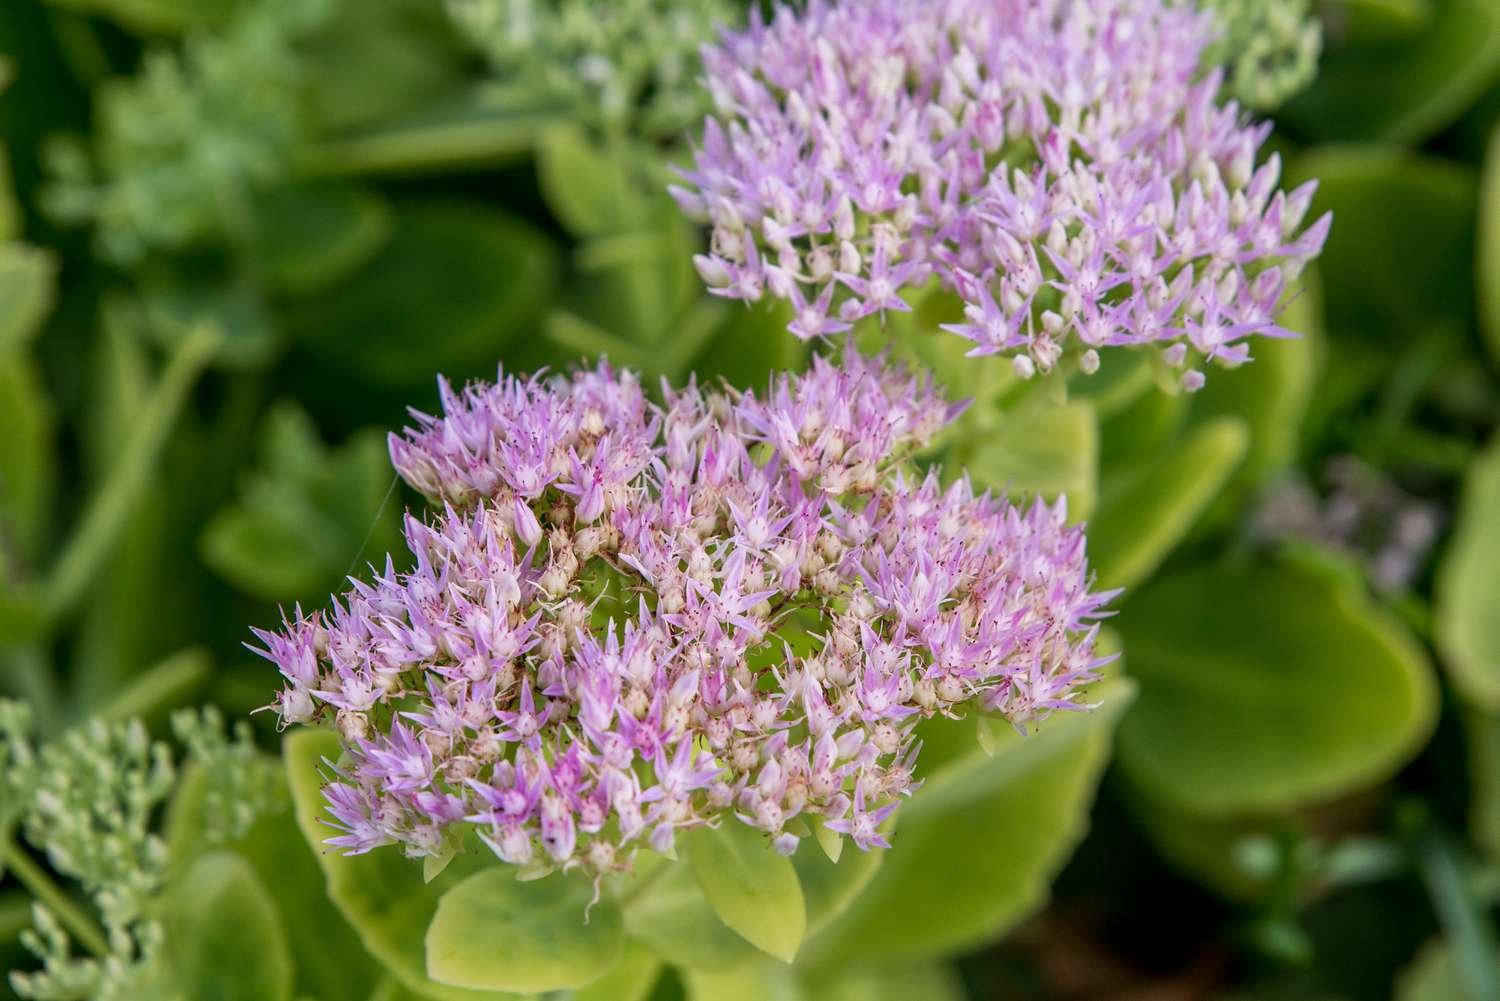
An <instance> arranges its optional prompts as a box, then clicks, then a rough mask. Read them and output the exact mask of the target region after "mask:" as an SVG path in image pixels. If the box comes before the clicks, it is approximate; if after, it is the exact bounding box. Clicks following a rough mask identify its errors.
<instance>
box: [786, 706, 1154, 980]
mask: <svg viewBox="0 0 1500 1001" xmlns="http://www.w3.org/2000/svg"><path fill="white" fill-rule="evenodd" d="M1091 699H1092V700H1093V701H1096V702H1098V703H1100V707H1099V708H1098V709H1095V710H1093V711H1091V712H1079V713H1058V714H1056V715H1054V716H1052V717H1051V718H1050V719H1048V720H1047V721H1046V722H1045V723H1043V724H1041V725H1040V727H1039V728H1038V729H1037V732H1035V733H1033V734H1032V735H1031V736H1030V737H1021V736H1020V735H1019V734H1017V733H1016V732H1015V731H1014V730H1011V731H1009V732H1008V733H1007V734H1005V735H1003V736H1002V737H1000V738H999V746H998V748H997V750H996V753H995V755H994V756H993V757H992V756H989V755H986V754H985V753H984V751H982V750H981V749H980V748H979V747H978V746H977V743H976V741H975V739H974V735H973V730H972V727H973V725H974V723H973V721H969V722H967V723H954V722H951V721H948V720H943V721H941V722H942V723H943V724H944V726H943V728H942V729H943V731H945V733H944V737H945V738H946V740H947V742H948V743H950V744H951V745H952V747H953V748H955V749H956V748H959V747H962V748H964V750H962V751H961V752H957V753H953V754H946V755H939V757H940V758H941V759H942V763H941V764H939V765H938V766H937V768H936V770H935V771H933V772H931V773H930V774H929V775H928V778H927V784H926V785H924V786H923V788H922V789H921V790H920V791H919V792H918V793H917V794H916V795H915V796H913V797H912V799H911V800H910V802H908V803H907V804H906V805H904V806H903V807H902V808H901V811H900V813H899V819H898V824H897V827H896V830H895V832H894V833H893V834H892V836H891V842H892V846H893V847H892V848H891V849H890V850H889V851H887V852H886V853H885V860H884V862H883V864H882V866H881V868H880V871H879V872H877V873H876V874H875V878H874V879H873V880H871V882H870V884H869V885H868V886H867V887H865V889H864V891H863V892H862V893H860V894H859V895H858V896H857V897H855V898H854V900H853V901H852V903H851V904H850V905H849V908H848V910H847V911H846V912H845V913H844V914H843V916H842V917H840V918H838V919H837V920H835V921H834V922H833V923H832V924H831V925H829V927H828V928H827V929H826V930H824V931H823V932H822V933H820V934H819V935H817V936H815V937H813V938H812V939H810V940H809V941H808V943H807V946H806V948H805V950H804V952H805V954H806V959H807V962H808V963H809V964H810V965H812V966H814V967H816V968H817V969H819V970H836V969H839V968H842V966H843V965H844V964H846V963H851V962H858V963H890V962H900V961H905V960H918V959H924V958H928V957H936V956H945V955H952V954H956V953H959V952H963V951H965V950H968V949H972V948H974V947H976V946H978V945H980V944H982V943H985V942H990V941H993V940H995V939H996V938H998V937H999V936H1000V935H1001V934H1003V933H1004V932H1005V930H1006V929H1007V928H1009V927H1011V926H1012V925H1014V924H1015V923H1016V922H1017V921H1019V920H1021V919H1022V918H1024V917H1026V916H1027V915H1028V914H1030V913H1032V912H1033V911H1035V910H1036V909H1037V908H1038V907H1039V906H1041V904H1042V903H1043V901H1045V899H1046V896H1047V887H1048V884H1049V883H1050V881H1051V879H1052V877H1053V876H1054V875H1055V874H1056V873H1057V871H1058V869H1059V868H1061V866H1062V864H1063V863H1064V862H1065V861H1066V860H1067V858H1068V855H1069V854H1070V853H1071V852H1072V850H1073V847H1074V846H1075V845H1076V844H1077V843H1078V841H1079V839H1081V838H1082V836H1083V833H1084V830H1085V828H1086V825H1087V817H1088V811H1089V806H1090V804H1091V803H1092V802H1093V797H1094V790H1095V788H1096V786H1097V783H1098V780H1099V775H1100V773H1101V771H1102V770H1103V768H1104V765H1105V762H1106V761H1107V759H1108V754H1109V746H1110V738H1111V734H1112V733H1113V730H1114V726H1115V723H1116V722H1117V721H1118V719H1119V717H1120V715H1121V713H1122V712H1123V711H1124V709H1125V707H1126V706H1127V705H1128V704H1129V702H1130V699H1131V685H1130V683H1129V682H1128V681H1124V680H1115V681H1110V682H1106V683H1104V684H1102V685H1100V686H1099V687H1098V688H1097V689H1096V690H1095V691H1094V692H1093V693H1092V694H1091ZM929 732H936V731H929ZM925 757H926V749H925V748H924V758H925ZM840 864H841V865H842V864H843V863H840Z"/></svg>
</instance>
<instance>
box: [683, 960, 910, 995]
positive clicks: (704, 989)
mask: <svg viewBox="0 0 1500 1001" xmlns="http://www.w3.org/2000/svg"><path fill="white" fill-rule="evenodd" d="M683 981H684V986H685V987H686V988H687V1001H809V997H808V995H807V994H805V993H804V992H803V990H802V988H801V986H800V985H799V984H798V983H797V978H796V977H795V976H793V975H792V972H791V970H789V969H787V968H786V967H785V966H780V965H778V964H776V963H766V962H760V963H756V964H755V965H753V966H748V967H744V968H743V969H739V970H733V971H730V972H727V973H710V972H708V971H706V970H688V971H687V972H686V973H684V974H683ZM924 1001H925V999H924Z"/></svg>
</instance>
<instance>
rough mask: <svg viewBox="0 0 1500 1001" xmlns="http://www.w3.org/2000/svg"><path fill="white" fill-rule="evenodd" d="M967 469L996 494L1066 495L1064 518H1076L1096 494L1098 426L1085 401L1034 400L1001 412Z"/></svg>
mask: <svg viewBox="0 0 1500 1001" xmlns="http://www.w3.org/2000/svg"><path fill="white" fill-rule="evenodd" d="M968 468H969V471H970V473H971V474H972V475H973V476H974V477H975V480H976V482H980V483H982V484H983V485H985V486H988V487H990V488H991V489H992V490H994V491H995V492H997V493H1000V492H1004V493H1007V494H1009V495H1011V496H1013V497H1024V496H1031V495H1040V496H1043V497H1045V498H1047V499H1048V500H1049V501H1050V500H1055V499H1056V498H1057V495H1058V494H1067V495H1068V517H1069V518H1070V519H1072V520H1073V521H1081V520H1083V519H1086V518H1088V517H1089V515H1090V513H1092V511H1093V510H1094V502H1095V499H1096V497H1097V495H1098V475H1099V426H1098V422H1097V421H1096V420H1095V418H1094V409H1093V407H1092V406H1090V405H1089V403H1088V402H1087V401H1083V400H1073V401H1070V402H1068V403H1064V404H1059V405H1050V406H1049V405H1046V404H1040V403H1038V404H1036V405H1034V406H1031V407H1027V408H1024V409H1022V410H1020V411H1019V412H1017V413H1015V414H1002V415H1001V418H1000V422H999V424H998V425H997V426H996V427H995V428H994V429H993V430H992V431H991V432H990V433H988V434H986V435H984V437H983V439H982V440H981V441H980V443H979V444H978V447H977V448H976V449H975V450H974V453H973V454H972V455H971V456H970V457H969V460H968Z"/></svg>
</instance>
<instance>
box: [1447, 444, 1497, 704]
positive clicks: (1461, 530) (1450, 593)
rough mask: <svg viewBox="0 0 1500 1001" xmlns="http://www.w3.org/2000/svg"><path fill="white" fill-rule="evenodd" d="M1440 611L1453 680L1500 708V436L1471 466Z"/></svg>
mask: <svg viewBox="0 0 1500 1001" xmlns="http://www.w3.org/2000/svg"><path fill="white" fill-rule="evenodd" d="M1435 615H1436V623H1435V624H1436V633H1437V642H1438V648H1439V650H1441V651H1442V654H1443V665H1444V666H1445V667H1446V668H1447V669H1448V672H1449V675H1450V676H1451V677H1452V678H1453V683H1454V684H1455V685H1456V686H1457V687H1458V689H1459V691H1460V692H1461V693H1462V694H1463V696H1464V697H1465V698H1466V699H1468V700H1470V701H1471V702H1473V703H1474V704H1475V705H1477V706H1481V707H1483V708H1485V709H1487V710H1489V711H1491V712H1494V711H1496V710H1500V438H1497V439H1496V440H1495V441H1494V442H1493V443H1492V444H1491V445H1490V446H1489V448H1488V449H1487V450H1486V451H1485V453H1484V455H1483V456H1481V457H1480V459H1479V460H1478V461H1477V462H1475V463H1474V464H1473V465H1472V466H1471V467H1470V469H1469V473H1468V477H1467V479H1466V481H1465V484H1464V493H1463V500H1462V503H1461V504H1460V507H1459V512H1458V523H1457V525H1456V526H1455V528H1454V531H1453V537H1452V539H1451V541H1450V542H1449V543H1448V549H1447V554H1446V555H1445V556H1444V558H1443V562H1442V565H1441V566H1440V568H1439V570H1438V577H1437V599H1436V608H1435Z"/></svg>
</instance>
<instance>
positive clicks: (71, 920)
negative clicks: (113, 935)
mask: <svg viewBox="0 0 1500 1001" xmlns="http://www.w3.org/2000/svg"><path fill="white" fill-rule="evenodd" d="M0 860H3V861H4V863H5V868H6V869H8V870H9V871H10V872H11V874H13V875H14V876H15V877H16V880H17V881H18V882H19V883H20V884H21V885H22V886H24V887H25V888H26V891H27V892H28V893H30V894H31V895H32V897H34V898H35V899H36V901H37V903H39V904H41V905H43V906H44V907H46V908H47V910H49V911H51V912H52V914H53V915H54V916H56V918H57V920H58V921H60V922H62V925H63V927H64V928H66V929H68V932H69V933H70V934H72V936H73V937H74V938H75V939H77V940H78V942H79V943H80V944H81V945H83V947H84V948H86V949H88V950H89V951H90V952H92V953H93V954H94V955H96V956H107V955H109V940H108V939H107V938H105V936H104V932H103V930H102V929H100V927H99V926H98V925H97V924H95V923H94V920H93V919H92V918H90V917H89V916H88V914H86V913H85V912H84V910H83V909H82V908H81V907H79V906H78V905H77V904H76V903H74V902H73V899H72V898H71V897H69V896H68V895H67V894H66V893H64V892H63V890H62V887H60V886H58V885H57V884H56V883H55V882H53V880H52V877H51V876H50V875H48V874H47V870H46V869H44V868H42V867H41V866H40V865H38V864H37V862H36V860H35V859H33V858H32V857H31V855H30V853H28V852H27V851H26V850H25V849H24V848H22V847H21V846H20V845H19V844H17V843H16V840H15V838H14V837H11V836H10V835H6V836H5V837H4V838H3V839H0Z"/></svg>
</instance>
